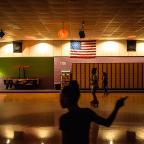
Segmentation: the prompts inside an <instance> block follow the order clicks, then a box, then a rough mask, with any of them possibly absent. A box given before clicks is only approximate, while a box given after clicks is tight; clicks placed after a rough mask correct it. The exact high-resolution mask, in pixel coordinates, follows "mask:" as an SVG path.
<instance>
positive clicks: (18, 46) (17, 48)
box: [13, 41, 22, 53]
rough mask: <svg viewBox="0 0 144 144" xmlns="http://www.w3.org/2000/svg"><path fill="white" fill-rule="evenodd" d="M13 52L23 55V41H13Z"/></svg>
mask: <svg viewBox="0 0 144 144" xmlns="http://www.w3.org/2000/svg"><path fill="white" fill-rule="evenodd" d="M13 52H14V53H22V41H13Z"/></svg>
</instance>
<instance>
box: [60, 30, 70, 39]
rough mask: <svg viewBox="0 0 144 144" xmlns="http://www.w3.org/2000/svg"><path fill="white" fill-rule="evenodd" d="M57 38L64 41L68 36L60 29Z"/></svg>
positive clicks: (66, 32)
mask: <svg viewBox="0 0 144 144" xmlns="http://www.w3.org/2000/svg"><path fill="white" fill-rule="evenodd" d="M58 36H59V38H62V39H65V38H67V36H68V31H67V30H66V29H60V30H59V32H58Z"/></svg>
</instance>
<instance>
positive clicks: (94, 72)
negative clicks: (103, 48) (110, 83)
mask: <svg viewBox="0 0 144 144" xmlns="http://www.w3.org/2000/svg"><path fill="white" fill-rule="evenodd" d="M91 85H92V88H91V91H92V95H93V100H92V101H91V102H90V103H91V105H92V106H94V107H98V105H99V101H98V99H97V96H96V90H97V89H98V74H97V68H92V71H91Z"/></svg>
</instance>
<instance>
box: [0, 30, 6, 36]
mask: <svg viewBox="0 0 144 144" xmlns="http://www.w3.org/2000/svg"><path fill="white" fill-rule="evenodd" d="M4 35H5V33H4V32H3V30H2V29H1V31H0V38H3V36H4Z"/></svg>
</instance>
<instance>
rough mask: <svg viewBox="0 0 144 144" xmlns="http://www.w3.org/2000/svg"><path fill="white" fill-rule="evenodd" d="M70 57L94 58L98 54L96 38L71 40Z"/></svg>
mask: <svg viewBox="0 0 144 144" xmlns="http://www.w3.org/2000/svg"><path fill="white" fill-rule="evenodd" d="M70 45H71V46H70V47H71V49H70V57H72V58H94V57H95V56H96V40H87V41H71V42H70Z"/></svg>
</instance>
